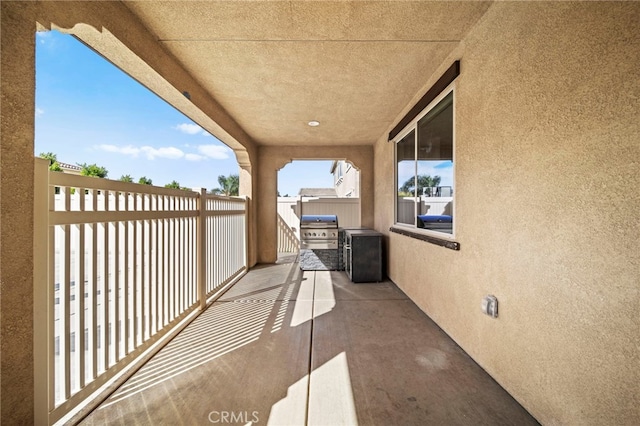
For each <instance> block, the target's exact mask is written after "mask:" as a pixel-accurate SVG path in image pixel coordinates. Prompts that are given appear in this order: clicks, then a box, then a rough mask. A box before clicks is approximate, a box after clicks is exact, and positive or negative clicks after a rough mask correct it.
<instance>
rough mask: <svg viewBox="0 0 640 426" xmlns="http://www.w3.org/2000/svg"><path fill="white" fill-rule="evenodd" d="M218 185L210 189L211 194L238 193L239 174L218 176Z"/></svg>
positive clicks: (228, 194)
mask: <svg viewBox="0 0 640 426" xmlns="http://www.w3.org/2000/svg"><path fill="white" fill-rule="evenodd" d="M218 185H220V187H219V188H213V189H212V190H211V193H212V194H218V195H227V196H230V195H238V194H239V192H240V176H239V175H229V176H224V175H220V176H218Z"/></svg>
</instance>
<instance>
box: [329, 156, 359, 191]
mask: <svg viewBox="0 0 640 426" xmlns="http://www.w3.org/2000/svg"><path fill="white" fill-rule="evenodd" d="M331 174H332V175H333V186H334V187H335V189H336V194H337V196H338V197H353V198H358V197H359V196H360V174H359V173H358V170H357V169H356V168H355V167H353V166H352V165H351V163H348V162H346V161H344V160H336V161H334V162H333V163H332V164H331Z"/></svg>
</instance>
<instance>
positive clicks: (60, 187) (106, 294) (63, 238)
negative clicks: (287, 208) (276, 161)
mask: <svg viewBox="0 0 640 426" xmlns="http://www.w3.org/2000/svg"><path fill="white" fill-rule="evenodd" d="M35 166H36V167H35V184H36V189H35V194H34V196H35V197H36V202H35V203H34V206H35V209H36V212H35V215H36V216H35V217H36V233H35V238H36V240H35V241H34V255H35V256H36V271H35V274H34V275H35V277H36V282H35V283H34V296H35V298H36V302H35V310H36V311H35V313H34V314H35V315H36V318H37V320H40V321H36V330H35V339H36V341H35V342H34V344H35V345H36V360H35V361H36V419H37V420H38V422H42V423H47V424H52V423H55V422H56V421H58V420H60V419H61V418H63V416H65V415H67V414H68V413H69V412H70V411H72V410H73V409H74V408H75V407H77V406H78V405H79V404H80V403H81V402H83V401H84V400H85V399H86V398H87V397H89V396H90V395H91V394H93V393H94V392H95V391H96V390H98V389H99V388H100V387H101V386H103V385H104V384H105V383H107V382H108V381H109V380H110V379H112V378H113V377H114V376H115V375H117V374H118V373H119V372H120V371H122V370H123V369H125V368H126V367H127V366H128V365H130V364H131V363H132V362H133V361H134V360H136V359H137V358H138V357H140V356H141V355H142V354H143V353H144V352H145V351H146V350H148V349H149V348H150V347H151V345H153V344H154V343H156V342H157V341H158V340H159V339H161V338H162V337H163V336H165V335H167V333H169V332H170V331H171V330H172V329H174V328H175V327H176V326H177V325H178V324H180V323H181V322H182V321H183V320H184V319H185V318H186V317H187V316H189V315H190V314H192V313H194V311H196V310H197V309H198V308H200V309H204V308H205V307H206V303H207V299H208V298H211V297H212V296H215V295H216V294H217V293H218V292H220V291H221V289H222V288H223V287H224V286H225V285H227V284H229V283H231V282H232V281H233V280H234V279H236V278H237V277H239V276H241V275H242V274H243V273H244V272H246V269H247V256H246V251H247V222H246V221H247V203H246V200H245V199H243V198H238V197H221V196H216V195H210V194H206V191H205V190H200V191H185V190H178V189H169V188H159V187H154V186H149V185H139V184H134V183H126V182H119V181H111V180H107V179H99V178H94V177H87V176H77V175H70V174H64V173H61V172H51V171H49V170H48V167H47V162H46V161H41V160H40V159H36V165H35Z"/></svg>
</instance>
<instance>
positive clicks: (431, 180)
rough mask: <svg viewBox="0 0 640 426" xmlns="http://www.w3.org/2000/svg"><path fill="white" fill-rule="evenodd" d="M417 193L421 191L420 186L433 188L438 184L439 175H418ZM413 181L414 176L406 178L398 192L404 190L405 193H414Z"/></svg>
mask: <svg viewBox="0 0 640 426" xmlns="http://www.w3.org/2000/svg"><path fill="white" fill-rule="evenodd" d="M417 180H418V195H420V194H421V193H422V188H434V187H436V186H438V185H440V181H441V178H440V176H433V177H431V176H430V175H418V179H417ZM414 189H415V182H414V178H410V179H407V181H406V182H405V183H403V184H402V186H401V187H400V192H404V193H406V194H411V195H413V194H414Z"/></svg>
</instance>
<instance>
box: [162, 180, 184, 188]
mask: <svg viewBox="0 0 640 426" xmlns="http://www.w3.org/2000/svg"><path fill="white" fill-rule="evenodd" d="M164 187H165V188H174V189H180V184H179V183H178V182H177V181H175V180H173V181H171V183H168V184H166V185H165V186H164Z"/></svg>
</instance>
